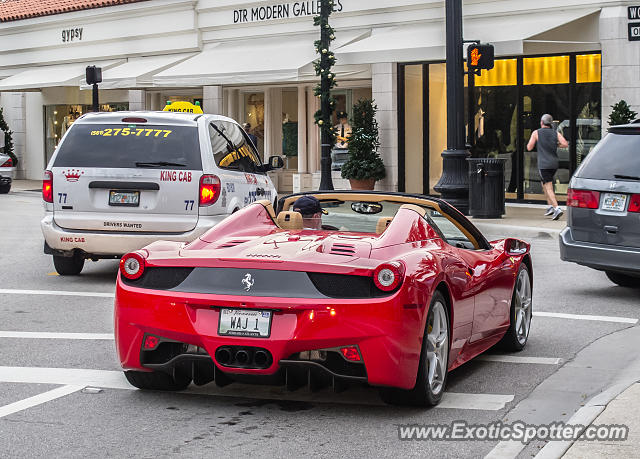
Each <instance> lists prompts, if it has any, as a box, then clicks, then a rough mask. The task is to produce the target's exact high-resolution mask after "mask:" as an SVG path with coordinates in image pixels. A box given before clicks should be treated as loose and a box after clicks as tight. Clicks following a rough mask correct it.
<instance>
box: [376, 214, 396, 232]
mask: <svg viewBox="0 0 640 459" xmlns="http://www.w3.org/2000/svg"><path fill="white" fill-rule="evenodd" d="M392 221H393V217H380V218H379V219H378V224H377V225H376V234H382V233H384V231H385V230H386V229H387V227H388V226H389V225H390V224H391V222H392Z"/></svg>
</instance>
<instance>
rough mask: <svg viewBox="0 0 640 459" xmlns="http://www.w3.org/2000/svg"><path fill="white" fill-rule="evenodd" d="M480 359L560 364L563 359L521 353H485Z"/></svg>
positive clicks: (534, 363) (486, 360)
mask: <svg viewBox="0 0 640 459" xmlns="http://www.w3.org/2000/svg"><path fill="white" fill-rule="evenodd" d="M478 360H483V361H485V362H503V363H524V364H533V365H560V363H561V362H562V359H556V358H553V357H522V356H519V355H492V354H483V355H481V356H479V357H478Z"/></svg>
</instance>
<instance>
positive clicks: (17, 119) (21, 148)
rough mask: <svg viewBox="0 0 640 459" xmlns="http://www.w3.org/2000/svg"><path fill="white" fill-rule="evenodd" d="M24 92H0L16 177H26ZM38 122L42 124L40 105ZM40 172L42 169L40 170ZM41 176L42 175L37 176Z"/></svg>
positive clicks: (0, 104)
mask: <svg viewBox="0 0 640 459" xmlns="http://www.w3.org/2000/svg"><path fill="white" fill-rule="evenodd" d="M25 94H26V93H24V92H3V93H0V106H2V109H3V113H4V119H5V121H6V122H7V125H8V126H9V129H10V130H11V131H13V134H12V139H13V151H14V153H15V155H16V157H17V158H18V168H17V169H16V173H15V177H14V178H16V179H24V178H25V177H26V169H25V163H26V162H27V161H25V157H26V156H25V155H26V110H25ZM40 120H41V121H40V124H42V107H40ZM40 172H42V170H40ZM39 178H42V177H39Z"/></svg>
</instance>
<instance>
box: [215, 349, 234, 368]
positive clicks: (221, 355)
mask: <svg viewBox="0 0 640 459" xmlns="http://www.w3.org/2000/svg"><path fill="white" fill-rule="evenodd" d="M231 358H232V355H231V349H229V348H228V347H220V348H218V350H217V351H216V360H217V361H218V362H219V363H220V364H221V365H228V364H229V363H231Z"/></svg>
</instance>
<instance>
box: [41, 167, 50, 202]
mask: <svg viewBox="0 0 640 459" xmlns="http://www.w3.org/2000/svg"><path fill="white" fill-rule="evenodd" d="M42 199H44V202H51V203H53V174H52V173H51V171H44V178H43V180H42Z"/></svg>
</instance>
